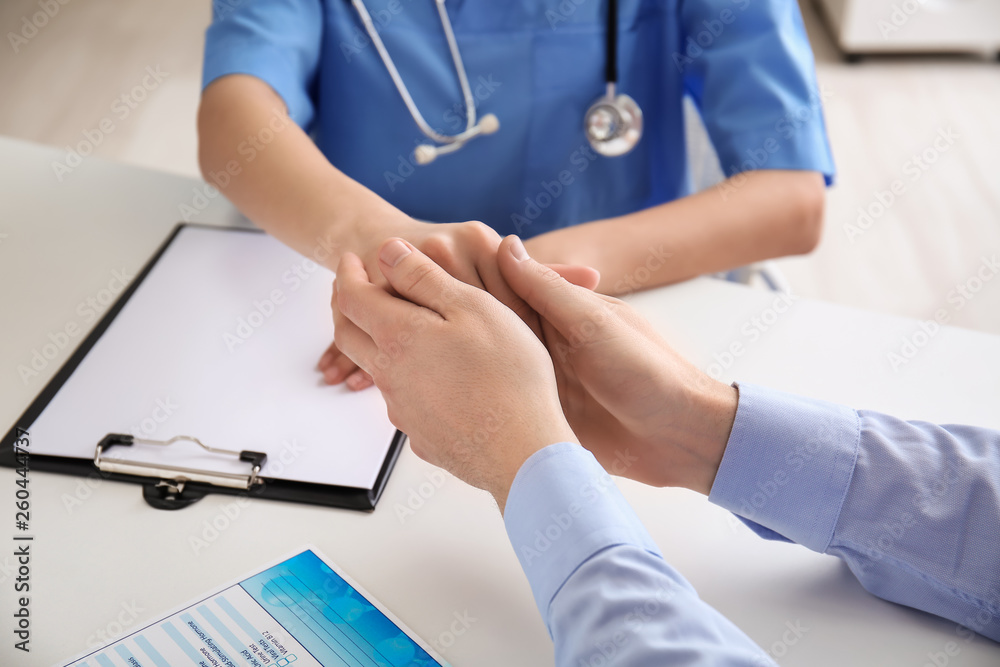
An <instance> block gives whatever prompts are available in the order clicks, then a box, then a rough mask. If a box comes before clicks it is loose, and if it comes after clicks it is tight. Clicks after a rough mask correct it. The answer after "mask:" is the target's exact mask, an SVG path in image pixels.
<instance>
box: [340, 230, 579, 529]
mask: <svg viewBox="0 0 1000 667" xmlns="http://www.w3.org/2000/svg"><path fill="white" fill-rule="evenodd" d="M378 269H379V271H380V273H381V274H383V275H384V276H385V279H386V281H387V282H388V285H389V287H390V288H391V292H390V291H388V290H386V289H385V288H383V287H381V286H379V285H376V284H374V282H373V281H372V280H371V278H370V276H369V274H368V273H367V272H366V270H365V265H364V264H363V262H362V261H361V260H360V259H359V258H358V257H356V256H355V255H352V254H346V255H344V257H343V258H342V259H341V263H340V267H339V270H338V273H337V280H336V283H335V287H334V303H333V306H334V308H333V311H334V324H335V327H336V343H337V346H338V347H339V348H340V350H342V351H343V353H344V354H345V355H346V356H348V357H349V358H350V359H351V360H352V361H354V362H355V363H357V364H358V365H359V366H360V368H362V369H363V370H364V371H365V372H367V373H369V374H370V375H371V377H372V378H373V380H374V382H375V386H377V387H378V388H379V390H380V391H381V392H382V395H383V396H384V397H385V401H386V405H387V407H388V414H389V419H390V420H391V421H392V423H393V424H395V425H396V427H397V428H399V429H400V430H402V431H403V432H404V433H406V434H408V436H409V439H410V445H411V447H412V449H413V451H414V453H416V454H417V456H420V457H421V458H423V459H425V460H427V461H429V462H431V463H433V464H435V465H438V466H440V467H442V468H445V469H446V470H448V471H450V472H451V473H453V474H454V475H455V476H457V477H459V478H460V479H462V480H464V481H466V482H467V483H469V484H471V485H473V486H476V487H479V488H482V489H486V490H487V491H489V492H490V493H492V494H493V496H494V498H496V500H497V503H498V504H499V506H500V508H501V511H502V510H503V508H504V505H505V504H506V499H507V493H508V491H509V489H510V485H511V483H512V482H513V480H514V476H515V475H516V474H517V471H518V470H519V469H520V467H521V464H522V463H524V461H525V460H526V459H527V458H528V457H529V456H531V455H532V454H533V453H534V452H536V451H538V450H539V449H542V448H543V447H546V446H548V445H550V444H553V443H556V442H563V441H573V442H575V441H576V438H575V436H574V435H573V431H572V430H571V429H570V427H569V425H568V424H567V423H566V419H565V418H564V417H563V414H562V410H561V408H560V403H559V393H558V391H557V388H556V379H555V374H554V371H553V367H552V362H551V360H550V358H549V354H548V352H547V351H546V349H545V347H544V346H543V345H542V343H541V342H540V340H539V338H538V334H537V333H536V332H534V331H532V329H531V328H530V327H529V326H528V325H527V324H526V323H525V322H524V321H523V320H522V319H521V318H520V317H518V315H517V314H515V312H514V311H513V310H511V309H510V308H508V307H506V306H505V305H504V304H503V303H501V302H500V301H499V300H497V299H496V298H495V297H494V296H493V295H491V294H490V293H488V292H486V291H485V290H483V289H478V288H477V287H473V286H472V285H469V284H467V283H463V282H462V281H460V280H457V279H456V278H454V277H452V276H451V275H449V273H448V272H446V271H445V270H444V269H443V268H441V267H440V266H438V265H437V264H436V263H434V262H433V261H431V259H430V258H429V257H428V256H427V255H425V254H424V253H422V252H420V251H419V250H417V249H416V247H415V246H414V245H413V244H410V243H407V242H405V241H402V240H400V239H390V240H388V241H386V242H385V243H384V244H382V246H381V247H380V249H379V251H378ZM493 270H494V271H495V272H496V273H495V275H497V276H499V270H498V269H497V268H496V262H495V258H494V267H493ZM560 280H561V278H560ZM567 284H568V283H567ZM580 289H582V288H580ZM584 291H586V290H584ZM515 298H516V297H515ZM521 310H525V307H524V306H523V305H522V306H521ZM532 315H533V314H532ZM535 323H536V325H537V323H538V322H537V320H535Z"/></svg>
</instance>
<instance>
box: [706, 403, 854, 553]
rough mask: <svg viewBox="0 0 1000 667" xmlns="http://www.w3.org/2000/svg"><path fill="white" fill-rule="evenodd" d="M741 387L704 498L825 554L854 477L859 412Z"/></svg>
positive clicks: (830, 404)
mask: <svg viewBox="0 0 1000 667" xmlns="http://www.w3.org/2000/svg"><path fill="white" fill-rule="evenodd" d="M738 388H739V392H740V398H739V406H738V407H737V410H736V421H735V423H734V424H733V431H732V433H731V434H730V436H729V443H728V444H727V445H726V452H725V454H724V455H723V457H722V464H721V465H720V466H719V472H718V473H717V475H716V477H715V483H714V484H713V485H712V491H711V493H710V494H709V496H708V499H709V500H710V501H711V502H713V503H715V504H716V505H719V506H721V507H724V508H726V509H728V510H729V511H731V512H733V513H734V514H736V515H738V516H740V517H742V518H744V519H747V520H749V521H753V522H755V523H757V524H760V525H762V526H764V527H765V528H768V529H770V530H771V531H774V532H775V533H778V534H779V535H781V536H783V537H785V538H787V539H789V540H791V541H793V542H797V543H799V544H801V545H803V546H805V547H808V548H809V549H812V550H814V551H818V552H820V553H823V552H825V551H826V549H827V548H828V547H829V545H830V540H831V539H833V531H834V528H835V527H836V525H837V520H838V519H839V517H840V511H841V507H842V506H843V504H844V498H845V497H846V495H847V490H848V487H849V486H850V483H851V477H852V476H853V474H854V465H855V462H856V461H857V456H858V446H859V442H860V437H861V420H860V418H859V417H858V413H857V412H856V411H855V410H852V409H851V408H848V407H845V406H842V405H836V404H833V403H827V402H825V401H819V400H815V399H810V398H804V397H801V396H795V395H792V394H786V393H784V392H780V391H775V390H773V389H765V388H763V387H757V386H754V385H751V384H740V385H738Z"/></svg>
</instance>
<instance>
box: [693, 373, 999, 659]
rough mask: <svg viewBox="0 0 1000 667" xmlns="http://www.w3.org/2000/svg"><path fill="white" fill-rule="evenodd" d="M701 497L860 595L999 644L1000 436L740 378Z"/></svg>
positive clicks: (988, 431) (994, 432)
mask: <svg viewBox="0 0 1000 667" xmlns="http://www.w3.org/2000/svg"><path fill="white" fill-rule="evenodd" d="M739 392H740V398H739V407H738V408H737V412H736V421H735V422H734V424H733V431H732V434H731V435H730V438H729V443H728V445H727V447H726V452H725V454H724V456H723V459H722V464H721V465H720V466H719V472H718V474H717V476H716V479H715V483H714V485H713V486H712V492H711V494H710V495H709V500H711V501H712V502H714V503H715V504H717V505H720V506H722V507H725V508H726V509H728V510H730V511H732V512H733V513H735V514H736V515H737V516H739V517H740V518H741V519H743V520H744V521H745V522H746V523H747V525H749V526H750V528H751V529H753V530H754V531H755V532H757V533H758V534H759V535H761V536H762V537H765V538H768V539H783V540H790V541H793V542H797V543H799V544H802V545H804V546H806V547H808V548H810V549H813V550H814V551H819V552H821V553H829V554H833V555H836V556H839V557H840V558H842V559H843V560H844V561H845V562H846V563H847V566H848V567H849V568H850V569H851V571H852V572H853V573H854V574H855V576H857V578H858V579H859V580H860V582H861V584H862V585H863V586H864V587H865V589H867V590H868V591H869V592H871V593H873V594H875V595H877V596H879V597H881V598H884V599H886V600H890V601H892V602H896V603H899V604H903V605H906V606H909V607H914V608H916V609H921V610H923V611H927V612H930V613H932V614H936V615H938V616H941V617H943V618H947V619H949V620H952V621H955V622H956V623H960V624H961V625H963V626H965V627H967V628H969V629H971V630H974V631H975V632H978V633H979V634H982V635H984V636H986V637H989V638H991V639H993V640H995V641H1000V548H998V546H997V545H998V544H1000V542H998V539H997V535H998V534H1000V431H992V430H988V429H980V428H973V427H969V426H951V425H948V426H937V425H934V424H928V423H924V422H906V421H902V420H900V419H896V418H894V417H890V416H888V415H884V414H880V413H877V412H870V411H855V410H852V409H850V408H846V407H843V406H839V405H834V404H831V403H826V402H823V401H818V400H813V399H807V398H802V397H798V396H792V395H790V394H785V393H782V392H778V391H773V390H768V389H763V388H761V387H755V386H753V385H749V384H741V385H739Z"/></svg>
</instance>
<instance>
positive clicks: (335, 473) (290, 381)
mask: <svg viewBox="0 0 1000 667" xmlns="http://www.w3.org/2000/svg"><path fill="white" fill-rule="evenodd" d="M332 278H333V274H332V272H330V271H329V270H327V269H325V268H323V267H322V266H319V265H318V264H317V263H315V262H312V261H311V260H310V259H308V258H304V257H302V256H301V255H298V254H296V253H294V251H291V250H290V249H288V248H286V247H285V246H283V245H281V244H280V243H279V242H278V241H277V240H275V239H273V238H271V237H269V236H267V235H266V234H264V233H263V232H262V231H260V230H256V229H248V228H232V227H213V226H208V225H199V224H190V223H181V224H178V225H177V226H176V227H175V228H174V230H173V231H172V233H171V234H170V235H169V237H168V238H167V239H166V241H165V242H164V243H163V244H162V245H161V246H160V248H159V249H158V250H157V251H156V253H155V254H154V255H153V257H152V258H151V259H150V260H149V261H148V262H147V264H146V265H145V266H144V267H143V269H142V271H141V272H140V273H139V275H137V276H136V278H135V279H134V280H133V281H132V282H131V283H130V284H129V285H128V286H127V288H125V290H124V291H123V292H122V294H121V295H120V296H119V297H118V299H117V300H116V301H115V302H114V303H113V304H112V305H111V307H110V308H109V309H108V311H107V312H106V313H105V314H104V315H103V317H101V318H100V320H99V321H98V322H97V323H96V324H95V325H94V326H93V329H92V330H91V331H90V333H89V334H88V335H87V336H86V337H85V338H84V340H83V341H82V342H81V343H80V345H79V346H78V347H77V349H76V350H75V351H74V352H73V354H72V355H71V356H70V357H69V359H68V360H67V361H66V362H65V364H63V366H62V367H61V368H60V369H59V371H58V372H57V373H56V374H55V375H54V376H53V377H52V379H51V380H50V381H49V382H48V384H46V386H45V387H44V388H43V389H42V391H41V392H40V393H39V395H38V396H37V397H36V398H35V400H34V401H33V402H32V403H31V404H30V405H29V406H28V408H27V409H26V410H25V412H24V414H22V415H21V416H20V418H19V419H18V420H17V421H16V422H15V424H14V426H13V427H12V428H11V429H10V431H9V432H8V433H7V434H6V435H5V436H4V438H3V440H2V446H0V465H3V466H5V467H11V468H16V467H20V466H21V465H23V463H24V459H23V456H24V452H25V451H26V452H27V453H28V454H29V455H30V467H31V469H32V470H42V471H49V472H56V473H62V474H69V475H76V476H90V477H98V478H102V479H111V480H117V481H122V482H131V483H135V484H139V485H141V486H142V495H143V498H144V499H145V501H146V502H147V503H148V504H149V505H151V506H152V507H155V508H158V509H166V510H176V509H180V508H183V507H187V506H188V505H190V504H192V503H194V502H196V501H198V500H200V499H201V498H203V497H204V496H205V495H207V494H209V493H224V494H231V495H247V496H249V497H259V498H265V499H273V500H285V501H292V502H301V503H309V504H316V505H324V506H329V507H340V508H346V509H355V510H373V509H374V508H375V505H376V503H377V502H378V499H379V497H380V496H381V494H382V491H383V490H384V488H385V484H386V482H387V480H388V478H389V474H390V473H391V471H392V468H393V466H394V465H395V462H396V459H397V458H398V456H399V452H400V451H401V449H402V446H403V443H404V442H405V439H406V436H405V435H404V434H403V433H402V432H400V431H398V430H396V429H395V427H393V426H392V425H391V424H390V423H389V422H388V417H387V416H386V415H385V414H384V413H385V404H384V402H382V398H381V396H380V395H379V394H378V392H377V391H374V390H366V391H362V392H349V391H348V390H347V389H346V388H345V387H343V386H340V387H322V386H320V382H319V374H318V373H317V372H316V371H315V370H314V369H313V366H314V364H315V360H316V359H318V357H319V355H320V354H322V352H323V350H324V349H325V346H326V345H329V342H330V341H332V340H333V337H332V330H333V325H332V318H331V317H330V316H329V294H330V291H331V289H332V288H331V283H332ZM268 304H270V305H268ZM235 313H243V316H241V317H239V318H234V316H233V315H234V314H235ZM255 313H256V315H255ZM234 320H235V321H234ZM213 326H214V329H213ZM248 327H249V328H248ZM248 332H249V335H246V334H248ZM244 336H245V337H244ZM147 362H148V365H149V367H150V369H152V370H151V372H149V373H148V374H143V371H145V370H147V369H146V368H138V369H137V368H136V366H142V365H143V364H146V363H147ZM199 373H201V374H203V375H199ZM157 383H159V385H157ZM154 385H156V386H157V388H156V389H150V388H149V387H151V386H154ZM206 385H207V386H206ZM161 388H169V389H163V391H166V392H168V393H171V392H172V393H173V394H174V395H176V394H177V393H178V392H179V393H180V395H181V396H182V399H181V401H180V403H181V405H182V406H185V407H186V408H188V411H187V413H185V414H182V416H181V417H176V416H172V415H168V417H167V418H165V419H164V420H162V422H163V423H159V422H157V420H153V419H152V418H151V417H144V415H145V414H146V413H144V412H142V411H141V410H139V411H137V410H138V408H137V406H139V405H142V404H143V401H145V403H146V404H147V405H148V404H152V403H151V402H150V400H149V397H151V396H157V395H158V393H157V392H158V390H159V389H161ZM156 402H157V403H158V404H159V405H160V406H164V405H166V407H167V408H170V406H171V405H174V407H175V409H176V401H175V400H174V399H170V398H168V399H167V402H166V403H164V400H163V399H159V398H158V399H156ZM175 411H176V410H175ZM165 412H170V410H169V409H167V410H160V413H161V414H162V413H165ZM181 412H182V413H183V411H181ZM152 414H153V415H154V416H156V417H157V419H159V416H160V414H158V413H157V412H156V411H155V409H154V412H153V413H152ZM140 418H141V420H140ZM102 419H103V420H105V421H102ZM137 420H140V421H137ZM154 422H155V423H154ZM136 423H138V424H141V425H142V426H141V427H133V428H132V429H129V428H128V426H129V425H130V424H133V425H134V424H136ZM104 424H107V426H106V427H104ZM148 424H153V426H151V427H148V428H147V426H148ZM137 431H138V432H137ZM286 431H287V432H290V433H293V434H294V433H297V434H299V435H300V436H301V437H304V438H305V439H306V440H309V442H307V443H306V445H307V446H302V445H298V446H297V447H298V449H299V450H301V451H300V452H299V455H298V458H294V457H292V456H291V455H289V456H286V454H288V449H287V445H288V442H287V441H286V442H284V445H283V446H285V449H278V448H277V445H278V442H277V441H278V436H276V435H274V434H275V433H282V434H283V433H285V432H286ZM39 433H40V435H39V436H38V438H36V437H35V436H36V434H39ZM20 438H27V441H28V443H29V444H28V446H27V447H21V448H20V454H19V453H18V451H17V449H18V448H16V447H15V443H16V442H17V441H18V440H19V439H20ZM292 440H293V442H294V441H295V440H294V438H293V439H292ZM22 442H23V440H22ZM302 452H304V453H302ZM338 457H339V458H338Z"/></svg>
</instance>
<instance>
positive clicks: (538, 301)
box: [497, 236, 608, 337]
mask: <svg viewBox="0 0 1000 667" xmlns="http://www.w3.org/2000/svg"><path fill="white" fill-rule="evenodd" d="M497 263H498V264H499V266H500V272H501V274H502V275H503V277H504V279H505V280H506V281H507V284H508V285H510V287H511V289H513V290H514V292H516V293H517V294H518V296H520V297H521V298H522V299H524V301H525V302H526V303H527V304H528V305H529V306H531V307H532V308H533V309H534V310H535V312H537V313H538V314H539V315H540V316H541V317H543V318H544V319H546V320H548V322H549V323H550V324H552V326H554V327H555V328H556V329H557V330H558V331H559V333H561V334H563V335H564V336H567V337H569V336H570V334H571V333H572V329H573V327H574V326H578V325H580V324H581V323H582V322H584V321H587V320H591V319H593V318H594V317H595V315H597V314H598V313H597V311H598V310H599V309H601V308H604V307H606V306H607V305H608V304H607V302H606V301H605V300H604V299H603V298H602V297H601V296H600V295H597V294H594V293H593V292H591V291H589V290H587V289H584V288H583V287H579V286H577V285H573V284H571V283H570V282H569V281H567V280H566V279H565V278H563V277H562V276H561V275H559V273H558V272H556V271H555V270H553V269H551V268H549V267H547V266H545V265H544V264H539V263H538V262H536V261H535V260H533V259H531V258H530V257H529V256H528V253H527V251H526V250H525V248H524V244H522V243H521V239H519V238H517V237H516V236H508V237H507V238H505V239H504V240H503V241H502V242H501V243H500V249H499V250H498V251H497ZM571 275H573V276H574V277H582V276H579V275H576V274H575V273H571Z"/></svg>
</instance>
